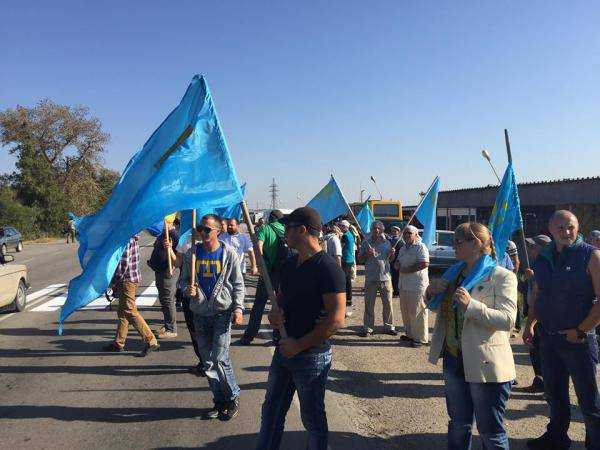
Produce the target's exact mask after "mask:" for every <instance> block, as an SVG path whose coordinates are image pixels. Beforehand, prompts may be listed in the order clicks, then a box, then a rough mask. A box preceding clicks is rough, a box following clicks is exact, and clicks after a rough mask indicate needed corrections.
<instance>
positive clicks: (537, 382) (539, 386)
mask: <svg viewBox="0 0 600 450" xmlns="http://www.w3.org/2000/svg"><path fill="white" fill-rule="evenodd" d="M523 392H527V393H529V394H541V393H543V392H544V380H543V379H542V378H540V377H535V378H534V379H533V382H532V383H531V386H526V387H524V388H523Z"/></svg>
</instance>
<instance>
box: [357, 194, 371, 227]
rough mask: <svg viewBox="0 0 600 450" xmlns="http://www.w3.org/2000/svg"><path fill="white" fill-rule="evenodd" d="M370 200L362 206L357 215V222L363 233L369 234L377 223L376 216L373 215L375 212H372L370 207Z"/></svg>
mask: <svg viewBox="0 0 600 450" xmlns="http://www.w3.org/2000/svg"><path fill="white" fill-rule="evenodd" d="M370 198H371V197H369V198H368V199H367V200H366V201H365V202H364V203H363V204H362V206H361V207H360V210H359V211H358V212H357V213H356V220H357V221H358V225H360V229H361V230H362V232H363V233H368V232H369V231H370V230H371V226H372V225H373V222H375V216H374V215H373V211H371V206H369V199H370Z"/></svg>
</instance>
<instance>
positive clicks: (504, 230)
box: [488, 163, 523, 261]
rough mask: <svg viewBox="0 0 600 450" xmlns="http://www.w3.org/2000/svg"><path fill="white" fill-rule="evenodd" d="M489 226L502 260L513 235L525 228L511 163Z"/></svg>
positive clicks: (497, 197)
mask: <svg viewBox="0 0 600 450" xmlns="http://www.w3.org/2000/svg"><path fill="white" fill-rule="evenodd" d="M488 228H489V229H490V231H491V232H492V237H493V238H494V244H495V247H496V255H497V257H498V261H502V259H503V258H504V253H505V252H506V246H507V244H508V240H509V239H510V237H511V235H512V234H513V233H514V232H515V231H517V230H519V229H521V228H523V219H522V217H521V203H520V201H519V190H518V188H517V180H516V178H515V172H514V171H513V167H512V164H510V163H509V164H508V167H507V168H506V172H504V177H502V184H501V185H500V188H499V189H498V194H496V202H495V203H494V209H493V210H492V215H491V216H490V221H489V222H488Z"/></svg>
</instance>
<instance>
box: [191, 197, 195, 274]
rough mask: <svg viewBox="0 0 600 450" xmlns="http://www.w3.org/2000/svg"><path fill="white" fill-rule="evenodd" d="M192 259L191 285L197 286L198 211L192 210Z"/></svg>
mask: <svg viewBox="0 0 600 450" xmlns="http://www.w3.org/2000/svg"><path fill="white" fill-rule="evenodd" d="M191 239H192V257H191V258H190V284H191V285H192V286H196V209H192V235H191Z"/></svg>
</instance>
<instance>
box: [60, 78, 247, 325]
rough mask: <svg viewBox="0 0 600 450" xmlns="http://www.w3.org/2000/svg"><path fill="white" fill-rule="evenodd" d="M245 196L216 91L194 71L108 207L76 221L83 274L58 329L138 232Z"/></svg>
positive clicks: (97, 288)
mask: <svg viewBox="0 0 600 450" xmlns="http://www.w3.org/2000/svg"><path fill="white" fill-rule="evenodd" d="M241 201H242V192H241V190H240V186H239V183H238V180H237V175H236V172H235V168H234V166H233V162H232V160H231V158H230V156H229V150H228V148H227V144H226V142H225V137H224V135H223V132H222V131H221V125H220V123H219V120H218V117H217V113H216V111H215V106H214V104H213V100H212V96H211V94H210V90H209V88H208V85H207V84H206V80H205V79H204V76H200V75H196V76H195V77H194V78H193V79H192V81H191V83H190V85H189V86H188V88H187V90H186V92H185V95H184V96H183V98H182V99H181V102H180V103H179V105H178V106H177V107H176V108H175V109H174V110H173V111H171V113H170V114H169V115H168V116H167V118H166V119H165V120H164V121H163V123H162V124H161V125H160V126H159V127H158V128H157V129H156V131H154V133H152V135H151V136H150V138H149V139H148V141H147V142H146V143H145V144H144V146H143V148H142V149H141V150H140V151H138V152H137V153H136V154H135V155H134V156H133V158H131V160H130V161H129V163H128V164H127V167H126V168H125V170H124V171H123V174H122V176H121V178H120V179H119V182H118V183H117V185H116V186H115V188H114V190H113V192H112V195H111V196H110V198H109V199H108V201H107V202H106V204H105V205H104V207H103V208H102V209H101V210H100V211H98V213H96V214H94V215H90V216H85V217H82V218H79V219H78V220H77V232H78V238H79V243H80V246H79V261H80V264H81V267H82V269H83V272H82V274H81V275H79V276H78V277H76V278H74V279H72V280H71V282H70V283H69V292H68V296H67V300H66V302H65V304H64V305H63V307H62V309H61V311H60V318H59V333H61V332H62V327H63V324H64V321H65V319H66V318H67V317H69V315H70V314H72V313H73V312H74V311H75V310H77V309H78V308H81V307H83V306H85V305H87V304H88V303H90V302H91V301H92V300H94V299H96V298H98V297H100V296H101V295H102V294H103V293H104V292H105V291H106V289H107V288H108V286H109V283H110V281H111V279H112V276H113V274H114V272H115V269H116V267H117V264H118V263H119V259H120V258H121V255H122V254H123V251H124V249H125V247H126V245H127V242H128V241H129V239H130V238H131V237H132V236H133V235H135V234H137V233H139V232H140V231H141V230H143V229H145V228H147V227H149V226H151V225H152V224H155V223H156V222H158V221H160V220H162V219H163V218H164V217H165V216H166V215H168V214H171V213H173V212H174V211H181V210H185V209H191V208H198V206H199V205H202V206H203V207H206V208H224V207H228V206H230V205H233V204H236V203H240V202H241Z"/></svg>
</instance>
